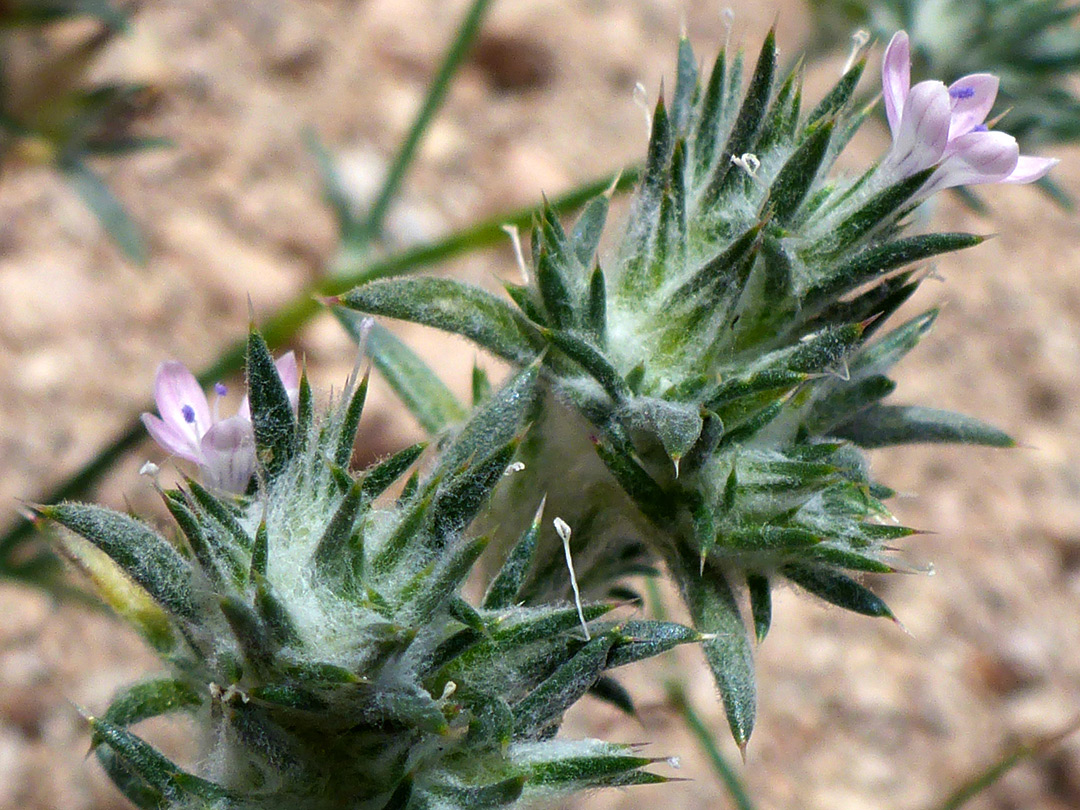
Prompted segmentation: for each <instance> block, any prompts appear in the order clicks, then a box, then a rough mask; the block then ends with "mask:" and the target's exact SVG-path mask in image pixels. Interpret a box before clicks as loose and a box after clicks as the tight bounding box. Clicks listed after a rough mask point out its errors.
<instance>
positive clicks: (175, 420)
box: [142, 352, 300, 492]
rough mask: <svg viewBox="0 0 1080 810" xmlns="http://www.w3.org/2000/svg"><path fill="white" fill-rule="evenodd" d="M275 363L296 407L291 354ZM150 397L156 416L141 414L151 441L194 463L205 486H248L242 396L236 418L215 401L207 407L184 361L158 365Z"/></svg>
mask: <svg viewBox="0 0 1080 810" xmlns="http://www.w3.org/2000/svg"><path fill="white" fill-rule="evenodd" d="M275 365H276V366H277V370H278V376H280V377H281V381H282V383H284V385H285V390H286V391H287V392H288V394H289V401H290V402H291V403H292V405H293V409H294V410H295V408H296V405H297V400H298V397H299V389H300V373H299V369H298V367H297V364H296V356H295V355H294V354H293V353H292V352H289V353H288V354H285V355H283V356H282V357H280V358H278V360H277V361H276V363H275ZM214 391H215V392H216V393H217V395H218V397H222V396H224V395H225V393H226V391H227V389H226V388H225V386H224V385H223V384H222V383H217V384H216V385H215V386H214ZM154 401H155V402H156V403H157V408H158V413H159V414H161V415H160V416H155V415H154V414H152V413H144V414H143V415H142V422H143V425H145V426H146V430H147V432H149V434H150V436H151V437H152V438H153V439H154V441H156V442H157V443H158V444H160V445H161V446H162V447H163V448H165V449H166V450H168V451H169V452H170V453H172V454H173V455H176V456H179V457H180V458H182V459H186V460H187V461H191V462H193V463H195V464H197V465H198V466H199V470H200V471H201V473H202V476H203V480H204V481H205V483H206V484H207V485H208V486H211V487H214V488H215V489H221V490H224V491H226V492H243V491H244V490H245V489H247V485H248V481H250V480H251V475H252V473H254V472H255V434H254V431H253V429H252V426H251V407H250V405H249V404H248V398H247V397H246V396H245V397H244V401H243V402H242V403H241V405H240V408H239V410H238V411H237V413H236V415H235V416H230V417H228V418H226V419H222V418H221V417H220V415H219V414H218V403H217V401H216V400H215V402H214V405H213V407H211V405H210V403H209V402H208V401H207V399H206V394H205V393H204V392H203V390H202V387H201V386H200V385H199V382H198V380H196V379H195V375H194V374H192V373H191V372H190V371H188V369H187V367H186V366H185V365H184V364H183V363H180V362H177V361H175V360H170V361H169V362H167V363H162V364H161V365H160V366H159V367H158V371H157V376H156V378H155V380H154Z"/></svg>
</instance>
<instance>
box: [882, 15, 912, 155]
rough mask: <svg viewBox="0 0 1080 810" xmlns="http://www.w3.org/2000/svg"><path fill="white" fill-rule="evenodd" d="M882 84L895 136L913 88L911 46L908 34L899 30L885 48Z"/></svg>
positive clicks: (888, 115)
mask: <svg viewBox="0 0 1080 810" xmlns="http://www.w3.org/2000/svg"><path fill="white" fill-rule="evenodd" d="M881 84H882V90H883V93H884V96H885V115H886V116H887V117H888V119H889V129H890V130H891V131H892V134H893V137H894V138H895V137H896V134H897V132H898V131H899V130H900V121H901V118H902V117H903V111H904V102H905V101H906V100H907V97H908V93H909V92H910V90H911V46H910V44H909V43H908V35H907V34H906V33H905V32H903V31H897V32H896V33H895V34H894V35H893V38H892V40H890V42H889V46H888V47H887V48H886V49H885V58H884V60H883V61H882V64H881Z"/></svg>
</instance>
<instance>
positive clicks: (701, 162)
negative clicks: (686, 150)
mask: <svg viewBox="0 0 1080 810" xmlns="http://www.w3.org/2000/svg"><path fill="white" fill-rule="evenodd" d="M726 73H727V58H726V53H725V52H724V51H720V53H719V54H718V55H717V57H716V61H715V62H714V63H713V69H712V72H711V73H710V74H709V83H708V85H707V86H706V88H705V96H704V99H703V100H702V103H701V118H700V119H698V124H697V131H696V134H695V136H694V139H693V144H694V178H695V183H696V180H697V178H700V177H702V176H703V175H704V174H705V173H706V172H707V171H708V170H709V169H710V168H711V167H712V162H713V157H714V155H715V153H716V139H717V138H718V137H719V126H720V119H721V116H722V114H723V103H724V82H725V79H726V76H725V74H726Z"/></svg>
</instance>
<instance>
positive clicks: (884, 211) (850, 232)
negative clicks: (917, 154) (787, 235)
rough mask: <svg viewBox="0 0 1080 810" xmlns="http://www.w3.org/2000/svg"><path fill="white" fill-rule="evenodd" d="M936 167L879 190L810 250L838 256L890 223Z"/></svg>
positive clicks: (829, 256) (827, 255)
mask: <svg viewBox="0 0 1080 810" xmlns="http://www.w3.org/2000/svg"><path fill="white" fill-rule="evenodd" d="M936 170H937V167H936V166H931V167H930V168H928V169H923V170H922V171H921V172H916V173H915V174H913V175H911V176H910V177H906V178H904V179H903V180H900V181H898V182H896V183H894V184H893V185H891V186H889V187H888V188H886V189H883V190H882V191H879V192H878V193H877V194H875V195H874V196H872V197H871V198H870V199H869V200H867V201H866V202H865V203H863V204H862V206H860V207H859V208H858V210H856V211H854V212H853V213H851V214H849V215H848V216H847V217H846V218H845V219H843V220H842V221H841V222H840V223H838V224H837V225H836V226H835V227H834V228H831V229H830V231H829V233H828V235H827V236H824V237H822V239H821V240H819V242H818V243H817V244H816V245H815V246H814V248H813V249H812V252H813V253H821V254H823V255H824V256H825V257H827V258H832V257H839V256H842V255H843V254H844V253H846V252H847V251H849V250H851V248H853V247H854V246H855V245H856V244H858V243H859V242H860V241H862V239H863V238H864V237H866V236H867V235H868V234H869V233H870V232H871V231H873V230H875V229H877V228H878V227H880V226H883V225H885V224H886V223H888V222H890V221H891V219H892V217H893V215H894V214H896V213H897V212H898V211H899V210H900V209H901V208H902V207H903V206H904V205H906V204H907V203H908V202H909V201H910V200H911V198H912V196H913V195H914V194H915V192H917V191H918V190H919V189H920V188H922V187H923V184H924V183H926V181H927V180H929V179H930V175H931V174H933V173H934V172H935V171H936Z"/></svg>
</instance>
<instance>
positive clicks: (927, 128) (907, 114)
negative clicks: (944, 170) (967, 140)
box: [882, 81, 952, 179]
mask: <svg viewBox="0 0 1080 810" xmlns="http://www.w3.org/2000/svg"><path fill="white" fill-rule="evenodd" d="M951 106H952V105H951V103H950V101H949V91H948V90H947V89H946V87H945V85H944V84H942V83H941V82H936V81H926V82H919V83H918V84H917V85H915V86H914V87H913V88H911V92H910V93H909V94H908V97H907V100H906V101H905V103H904V112H903V117H902V118H901V119H900V130H899V132H898V133H897V135H896V138H895V140H894V141H893V147H892V150H891V151H890V152H889V154H888V156H887V157H886V158H885V162H884V163H883V164H882V166H883V168H886V170H887V171H888V172H889V173H890V174H895V176H896V177H897V178H898V179H902V178H905V177H910V176H911V175H913V174H915V173H916V172H920V171H922V170H923V169H926V168H929V167H930V166H933V165H934V164H935V163H937V162H938V161H939V160H941V156H942V155H943V154H944V153H945V147H946V145H947V144H948V142H949V122H950V118H951V115H952V111H951Z"/></svg>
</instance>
